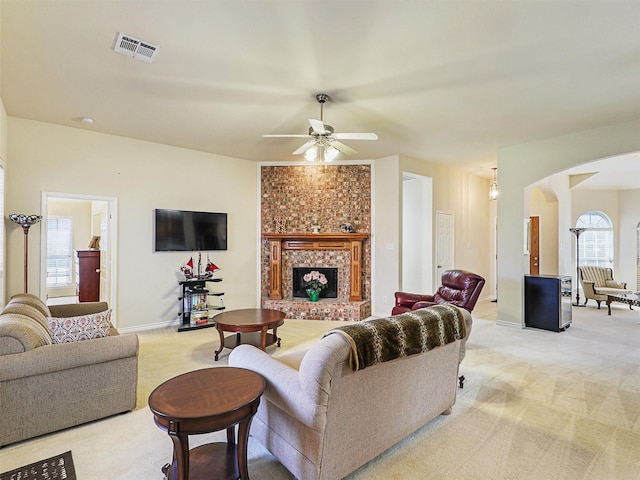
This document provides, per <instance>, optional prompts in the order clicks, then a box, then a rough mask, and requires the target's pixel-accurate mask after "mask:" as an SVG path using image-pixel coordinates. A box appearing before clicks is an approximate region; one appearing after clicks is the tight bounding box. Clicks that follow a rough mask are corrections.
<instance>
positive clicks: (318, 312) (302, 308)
mask: <svg viewBox="0 0 640 480" xmlns="http://www.w3.org/2000/svg"><path fill="white" fill-rule="evenodd" d="M262 308H272V309H274V310H280V311H281V312H284V313H286V314H287V318H295V319H301V320H335V321H338V322H344V321H354V322H357V321H360V320H364V319H365V318H367V317H369V316H371V301H370V300H363V301H362V302H348V301H344V300H336V299H335V298H323V299H320V300H319V301H317V302H311V301H309V300H308V299H304V298H291V299H284V300H269V299H268V298H265V299H263V300H262Z"/></svg>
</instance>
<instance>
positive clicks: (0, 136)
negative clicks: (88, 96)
mask: <svg viewBox="0 0 640 480" xmlns="http://www.w3.org/2000/svg"><path fill="white" fill-rule="evenodd" d="M1 23H2V22H0V24H1ZM0 50H1V49H0ZM6 159H7V112H6V111H5V109H4V103H2V98H1V97H0V168H2V169H3V172H2V178H0V182H3V184H2V185H0V190H1V192H0V196H1V197H2V198H0V215H1V216H2V219H3V221H2V223H0V305H4V303H5V301H4V299H5V296H4V294H5V276H6V271H5V265H6V257H5V254H6V249H5V248H4V245H5V240H6V238H7V237H6V235H7V232H6V229H5V222H6V220H5V212H6V202H5V198H4V197H5V195H4V191H5V183H6Z"/></svg>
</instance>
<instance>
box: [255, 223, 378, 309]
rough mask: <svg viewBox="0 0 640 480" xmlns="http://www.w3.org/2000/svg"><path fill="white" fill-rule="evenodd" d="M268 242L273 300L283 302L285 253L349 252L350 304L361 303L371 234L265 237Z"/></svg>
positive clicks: (294, 234)
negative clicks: (365, 251)
mask: <svg viewBox="0 0 640 480" xmlns="http://www.w3.org/2000/svg"><path fill="white" fill-rule="evenodd" d="M262 237H263V238H265V239H267V240H268V241H269V252H270V258H269V269H270V271H269V282H270V291H269V299H270V300H282V250H349V251H350V252H351V258H350V268H351V285H350V288H349V301H351V302H360V301H362V242H363V241H364V240H365V239H367V238H369V234H368V233H263V234H262Z"/></svg>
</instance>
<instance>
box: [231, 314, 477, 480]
mask: <svg viewBox="0 0 640 480" xmlns="http://www.w3.org/2000/svg"><path fill="white" fill-rule="evenodd" d="M425 310H426V309H425ZM460 311H462V312H463V315H464V320H465V322H466V323H468V324H470V320H471V319H470V317H471V315H470V314H469V312H467V311H466V310H463V309H460ZM416 312H417V311H416ZM412 313H415V312H412ZM412 313H404V314H402V315H398V316H396V317H390V318H398V317H402V316H405V315H412ZM284 341H286V338H285V339H284ZM461 343H462V342H461V340H456V341H454V342H452V343H448V344H446V345H444V346H439V347H436V348H434V349H432V350H429V351H427V352H424V353H418V354H415V355H409V356H405V357H402V358H397V359H395V360H390V361H386V362H383V363H378V364H375V365H373V366H369V367H367V368H365V369H362V370H358V371H353V370H352V368H351V367H350V363H349V358H350V352H351V343H350V341H349V340H348V339H347V338H346V337H344V336H343V335H337V334H331V335H327V336H325V337H323V338H322V339H320V340H319V341H318V342H317V343H316V344H314V346H313V347H311V348H310V349H309V350H307V351H305V352H298V353H293V354H290V355H284V356H280V357H272V356H270V355H269V354H267V353H265V352H263V351H261V350H259V349H257V348H255V347H253V346H250V345H241V346H239V347H236V348H235V349H234V350H233V351H232V352H231V354H230V356H229V365H231V366H235V367H242V368H247V369H250V370H253V371H255V372H257V373H259V374H261V375H262V376H263V377H264V378H265V379H266V381H267V388H266V390H265V392H264V394H263V396H262V400H261V403H260V406H259V408H258V412H257V413H256V416H255V417H254V419H253V422H252V425H251V436H252V437H253V438H255V439H256V440H258V441H259V442H260V443H261V444H262V445H264V446H265V448H267V450H269V451H270V452H271V453H272V454H273V455H274V456H275V457H276V458H277V459H278V460H279V461H280V462H281V463H282V464H283V465H284V466H285V467H286V468H287V469H288V470H289V471H290V472H291V473H292V474H293V475H294V476H295V477H296V478H299V479H304V480H311V479H326V480H336V479H340V478H343V477H345V476H346V475H348V474H349V473H351V472H353V471H354V470H356V469H357V468H359V467H360V466H362V465H364V464H365V463H367V462H368V461H369V460H371V459H373V458H375V457H376V456H377V455H379V454H380V453H382V452H384V451H385V450H387V449H388V448H389V447H391V446H393V445H394V444H396V443H397V442H399V441H400V440H402V439H403V438H405V437H406V436H407V435H409V434H410V433H412V432H414V431H415V430H417V429H419V428H420V427H422V426H423V425H425V424H426V423H428V422H429V421H430V420H432V419H433V418H435V417H437V416H438V415H440V414H443V413H450V409H451V407H452V406H453V404H454V403H455V399H456V388H457V387H456V379H457V374H458V365H459V362H460V360H461V357H460V347H461ZM432 453H433V454H434V455H435V454H437V452H432ZM427 454H428V452H425V455H427Z"/></svg>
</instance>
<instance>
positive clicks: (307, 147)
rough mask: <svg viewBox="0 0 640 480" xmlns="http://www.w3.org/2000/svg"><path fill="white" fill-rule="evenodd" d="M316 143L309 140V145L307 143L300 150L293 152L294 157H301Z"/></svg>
mask: <svg viewBox="0 0 640 480" xmlns="http://www.w3.org/2000/svg"><path fill="white" fill-rule="evenodd" d="M314 143H316V141H315V140H309V141H308V142H307V143H305V144H304V145H302V146H301V147H300V148H299V149H297V150H296V151H295V152H293V155H300V154H302V153H304V152H306V151H307V150H309V147H311V146H312V145H313V144H314Z"/></svg>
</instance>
